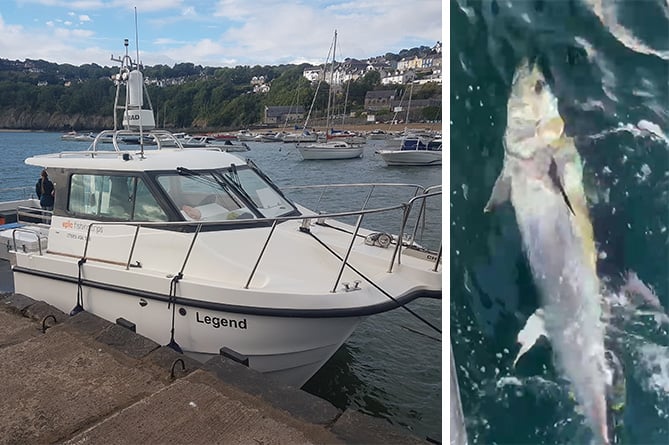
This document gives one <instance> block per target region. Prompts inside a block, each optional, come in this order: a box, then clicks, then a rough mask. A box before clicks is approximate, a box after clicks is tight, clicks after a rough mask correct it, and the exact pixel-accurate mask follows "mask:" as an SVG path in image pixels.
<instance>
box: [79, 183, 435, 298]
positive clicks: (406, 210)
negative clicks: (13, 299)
mask: <svg viewBox="0 0 669 445" xmlns="http://www.w3.org/2000/svg"><path fill="white" fill-rule="evenodd" d="M362 185H370V184H362ZM384 185H385V184H384ZM419 187H421V189H422V186H419ZM310 188H311V186H310ZM431 189H433V190H434V189H435V188H431ZM439 195H441V191H432V192H430V193H422V194H419V195H416V196H414V197H412V198H411V199H410V200H409V201H408V202H406V203H401V204H398V205H393V206H388V207H380V208H374V209H361V210H356V211H346V212H333V213H321V214H308V215H299V216H282V217H275V218H256V219H253V220H249V221H252V222H254V223H258V222H267V223H272V226H271V229H270V232H269V234H268V236H267V239H266V240H265V242H264V244H263V246H262V248H261V250H260V252H259V253H258V257H257V259H256V262H255V264H254V266H253V269H252V270H251V272H250V274H249V277H248V279H247V280H246V282H245V285H244V288H245V289H246V288H248V286H249V284H250V283H251V281H252V280H253V277H254V275H255V273H256V272H257V269H258V266H259V264H260V262H261V260H262V257H263V255H264V254H265V252H266V250H267V246H268V245H269V242H270V240H271V238H272V236H273V234H274V232H275V230H274V229H275V228H276V226H277V225H278V224H279V223H282V222H286V221H295V220H302V221H303V226H304V227H308V226H309V224H310V222H311V220H312V219H313V218H314V217H316V216H317V217H318V219H319V220H321V219H325V218H330V219H335V218H341V217H347V216H357V217H358V222H357V224H356V227H355V230H354V232H353V233H351V243H350V245H349V247H348V250H347V252H346V254H345V256H344V257H343V258H342V264H341V267H340V269H339V274H338V277H337V281H336V283H335V287H334V290H333V292H334V291H335V290H336V287H337V286H338V283H339V280H340V278H341V274H342V273H343V270H344V268H345V267H346V265H347V264H348V257H349V255H350V252H351V250H352V247H353V243H354V240H355V239H356V237H357V236H358V231H359V229H360V225H361V223H362V219H363V218H364V216H366V215H369V214H376V213H384V212H389V211H393V210H400V209H401V210H402V211H403V214H402V224H401V228H400V232H399V233H398V235H397V240H396V244H397V245H396V247H395V250H394V252H393V255H392V258H391V260H390V264H389V268H388V272H389V273H390V272H392V269H393V264H394V263H395V260H397V264H400V262H401V246H403V245H404V244H405V243H404V241H403V239H404V231H405V228H406V223H407V221H408V218H409V216H410V214H411V211H412V208H413V206H414V203H416V202H420V203H421V204H420V205H421V208H423V207H424V206H423V204H422V203H424V201H425V200H427V199H428V198H430V197H433V196H439ZM368 199H369V196H368V198H367V199H366V200H365V205H366V204H367V202H368ZM238 224H239V221H234V220H231V221H171V222H169V221H167V222H131V221H117V222H100V221H95V222H91V223H89V225H88V229H87V234H86V241H85V244H84V251H83V258H82V259H86V258H87V254H88V248H89V244H90V242H91V239H92V238H91V231H92V229H93V227H95V226H130V227H135V228H136V229H135V233H134V235H133V237H132V242H131V247H130V251H129V254H128V260H127V263H126V265H125V266H126V269H129V267H130V264H131V263H132V256H133V253H134V250H135V246H136V244H137V239H138V237H139V232H140V229H141V228H151V227H166V226H168V227H169V226H178V227H184V226H196V230H195V233H194V235H193V239H192V240H191V242H190V245H189V249H188V252H187V254H186V256H185V258H184V261H183V264H182V267H181V270H182V271H183V270H185V268H186V265H187V263H188V261H189V259H190V254H191V251H192V249H193V245H194V244H195V241H196V239H197V236H198V234H199V233H200V232H201V230H202V228H203V227H206V226H209V225H217V226H220V225H238ZM413 243H414V241H413V240H412V241H411V244H408V245H409V246H410V245H413ZM440 261H441V246H440V247H439V253H438V255H437V256H436V259H435V261H434V268H432V270H433V271H437V270H438V266H439V262H440Z"/></svg>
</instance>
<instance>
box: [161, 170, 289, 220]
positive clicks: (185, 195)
mask: <svg viewBox="0 0 669 445" xmlns="http://www.w3.org/2000/svg"><path fill="white" fill-rule="evenodd" d="M157 180H158V183H159V184H160V186H161V187H162V188H163V190H164V191H165V193H166V194H167V195H168V196H169V197H170V199H171V200H172V201H173V203H174V205H175V206H176V208H177V209H179V211H180V212H181V214H182V216H183V217H184V219H186V220H188V221H193V220H195V221H226V220H232V219H238V220H239V219H255V218H274V217H278V216H283V215H287V214H290V213H292V212H294V211H295V210H296V209H295V207H294V206H293V205H292V204H291V203H290V202H289V201H287V200H286V199H285V198H284V197H283V196H281V194H280V193H278V192H277V191H276V190H275V189H274V188H273V187H272V186H271V185H270V184H269V183H268V182H267V181H266V180H265V178H263V177H261V176H260V175H259V174H258V173H256V172H255V171H254V170H252V169H249V168H245V167H244V168H241V167H240V168H237V167H235V166H234V165H233V166H232V167H230V168H223V169H218V170H206V171H201V170H197V171H196V170H189V169H185V168H178V169H177V171H175V172H174V173H165V174H160V175H158V176H157Z"/></svg>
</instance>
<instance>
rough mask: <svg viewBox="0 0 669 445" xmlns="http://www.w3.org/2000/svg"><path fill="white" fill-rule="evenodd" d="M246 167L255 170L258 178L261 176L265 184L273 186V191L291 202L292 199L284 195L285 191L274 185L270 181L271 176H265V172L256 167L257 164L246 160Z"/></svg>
mask: <svg viewBox="0 0 669 445" xmlns="http://www.w3.org/2000/svg"><path fill="white" fill-rule="evenodd" d="M246 165H248V166H249V167H251V170H253V171H254V172H256V174H257V175H258V176H260V177H261V178H262V179H264V180H265V182H266V183H267V184H268V185H270V186H272V189H273V190H274V191H275V192H276V193H278V194H279V195H280V196H281V197H282V198H283V199H285V200H286V201H288V202H290V199H288V198H287V197H286V195H284V193H283V191H282V190H281V189H280V188H278V187H276V186H274V183H273V182H272V180H271V179H269V176H267V175H266V174H265V172H263V171H262V170H260V168H258V166H257V165H256V163H255V162H253V160H252V159H247V160H246Z"/></svg>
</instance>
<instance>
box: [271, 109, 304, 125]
mask: <svg viewBox="0 0 669 445" xmlns="http://www.w3.org/2000/svg"><path fill="white" fill-rule="evenodd" d="M303 120H304V107H303V106H302V105H298V106H296V107H291V106H283V105H282V106H272V107H265V116H264V118H263V123H264V124H283V123H284V122H296V121H303Z"/></svg>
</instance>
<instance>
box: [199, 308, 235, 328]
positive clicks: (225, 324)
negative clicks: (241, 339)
mask: <svg viewBox="0 0 669 445" xmlns="http://www.w3.org/2000/svg"><path fill="white" fill-rule="evenodd" d="M195 321H197V322H198V323H202V324H208V325H209V326H211V327H212V328H215V329H220V328H237V329H246V318H244V319H242V320H237V319H234V318H222V317H210V316H209V315H204V316H201V315H200V312H199V311H196V312H195Z"/></svg>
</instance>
